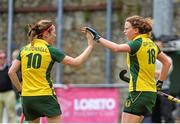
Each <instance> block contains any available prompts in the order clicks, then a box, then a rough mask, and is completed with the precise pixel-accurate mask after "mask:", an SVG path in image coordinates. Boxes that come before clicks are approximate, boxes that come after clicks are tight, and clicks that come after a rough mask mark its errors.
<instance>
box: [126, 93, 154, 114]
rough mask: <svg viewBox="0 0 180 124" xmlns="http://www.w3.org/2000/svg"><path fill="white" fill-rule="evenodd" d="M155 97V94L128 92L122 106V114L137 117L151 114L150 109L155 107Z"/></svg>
mask: <svg viewBox="0 0 180 124" xmlns="http://www.w3.org/2000/svg"><path fill="white" fill-rule="evenodd" d="M156 97H157V94H156V92H148V91H142V92H141V91H133V92H130V93H129V95H128V98H127V99H126V102H125V105H124V112H127V113H131V114H135V115H138V116H140V115H145V114H148V113H152V108H153V107H154V105H155V102H156Z"/></svg>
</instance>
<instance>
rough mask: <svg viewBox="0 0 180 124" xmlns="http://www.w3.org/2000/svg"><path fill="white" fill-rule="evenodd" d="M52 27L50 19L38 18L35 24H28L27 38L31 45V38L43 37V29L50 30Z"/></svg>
mask: <svg viewBox="0 0 180 124" xmlns="http://www.w3.org/2000/svg"><path fill="white" fill-rule="evenodd" d="M51 27H52V21H50V20H40V21H39V22H38V23H36V24H35V25H30V24H29V25H28V28H29V31H28V38H29V41H30V43H31V45H32V46H33V45H34V43H33V40H34V39H35V38H38V39H42V38H43V33H44V32H45V31H48V32H50V31H51Z"/></svg>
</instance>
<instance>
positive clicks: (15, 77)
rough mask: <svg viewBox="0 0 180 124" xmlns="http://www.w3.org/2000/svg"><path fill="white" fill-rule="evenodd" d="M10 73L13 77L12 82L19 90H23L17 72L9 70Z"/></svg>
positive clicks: (11, 77)
mask: <svg viewBox="0 0 180 124" xmlns="http://www.w3.org/2000/svg"><path fill="white" fill-rule="evenodd" d="M8 74H9V77H10V79H11V82H12V83H13V85H14V86H15V87H16V89H17V90H18V92H21V89H22V86H21V83H20V81H19V79H18V76H17V74H16V73H15V72H12V71H9V72H8Z"/></svg>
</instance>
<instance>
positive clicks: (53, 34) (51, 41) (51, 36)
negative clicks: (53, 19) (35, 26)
mask: <svg viewBox="0 0 180 124" xmlns="http://www.w3.org/2000/svg"><path fill="white" fill-rule="evenodd" d="M55 40H56V29H55V26H54V25H52V30H51V32H50V34H49V38H48V43H49V44H51V45H52V44H54V42H55Z"/></svg>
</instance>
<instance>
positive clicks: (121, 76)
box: [119, 70, 180, 103]
mask: <svg viewBox="0 0 180 124" xmlns="http://www.w3.org/2000/svg"><path fill="white" fill-rule="evenodd" d="M126 73H127V70H122V71H121V72H120V73H119V78H120V79H121V80H123V81H125V82H127V83H129V81H130V79H129V78H128V77H127V76H125V74H126ZM157 94H159V95H161V96H163V97H166V98H167V99H168V100H170V101H173V102H176V103H180V99H178V98H175V97H173V96H171V95H169V94H166V93H163V92H161V91H157Z"/></svg>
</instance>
